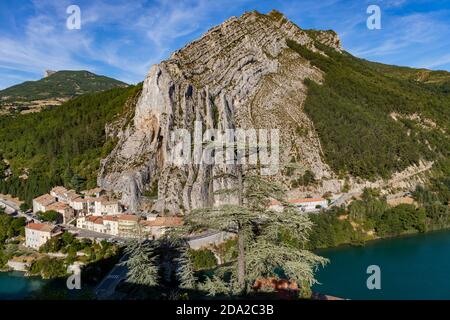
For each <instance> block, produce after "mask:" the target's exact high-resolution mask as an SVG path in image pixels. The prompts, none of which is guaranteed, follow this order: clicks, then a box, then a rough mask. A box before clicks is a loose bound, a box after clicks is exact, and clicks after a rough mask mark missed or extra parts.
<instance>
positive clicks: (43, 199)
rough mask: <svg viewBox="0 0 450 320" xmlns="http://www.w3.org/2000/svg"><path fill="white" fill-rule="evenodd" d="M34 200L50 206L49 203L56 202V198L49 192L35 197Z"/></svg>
mask: <svg viewBox="0 0 450 320" xmlns="http://www.w3.org/2000/svg"><path fill="white" fill-rule="evenodd" d="M34 201H36V202H37V203H39V204H41V205H43V206H48V205H49V204H52V203H54V202H56V199H55V198H54V197H52V196H51V195H49V194H48V193H47V194H44V195H42V196H40V197H37V198H35V199H34Z"/></svg>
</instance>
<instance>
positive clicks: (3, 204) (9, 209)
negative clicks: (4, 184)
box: [0, 198, 39, 222]
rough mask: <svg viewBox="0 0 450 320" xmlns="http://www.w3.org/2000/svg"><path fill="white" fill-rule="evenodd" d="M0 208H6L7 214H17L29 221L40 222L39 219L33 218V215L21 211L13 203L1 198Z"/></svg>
mask: <svg viewBox="0 0 450 320" xmlns="http://www.w3.org/2000/svg"><path fill="white" fill-rule="evenodd" d="M0 207H2V208H5V212H6V213H7V214H14V213H17V215H18V216H19V217H24V218H25V219H27V221H31V220H35V221H37V222H39V220H38V219H36V218H35V217H33V216H32V214H27V213H25V212H22V211H20V208H19V207H18V206H17V205H16V204H15V203H13V202H11V201H8V200H5V199H3V198H0Z"/></svg>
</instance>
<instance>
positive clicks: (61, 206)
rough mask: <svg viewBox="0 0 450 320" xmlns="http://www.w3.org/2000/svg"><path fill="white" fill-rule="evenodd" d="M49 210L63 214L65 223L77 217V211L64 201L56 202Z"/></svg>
mask: <svg viewBox="0 0 450 320" xmlns="http://www.w3.org/2000/svg"><path fill="white" fill-rule="evenodd" d="M47 211H55V212H58V213H60V214H61V216H62V221H60V222H62V223H63V224H66V223H68V222H69V221H70V220H72V219H73V218H75V211H74V210H73V208H71V207H70V206H69V205H68V204H65V203H63V202H55V203H52V204H51V205H49V206H48V207H47Z"/></svg>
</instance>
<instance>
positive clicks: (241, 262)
mask: <svg viewBox="0 0 450 320" xmlns="http://www.w3.org/2000/svg"><path fill="white" fill-rule="evenodd" d="M238 284H239V288H240V289H241V292H242V293H244V292H245V290H246V289H247V288H246V283H245V239H244V235H243V232H242V231H241V230H240V231H239V233H238Z"/></svg>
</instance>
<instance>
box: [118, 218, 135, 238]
mask: <svg viewBox="0 0 450 320" xmlns="http://www.w3.org/2000/svg"><path fill="white" fill-rule="evenodd" d="M139 220H140V218H139V216H135V215H132V214H123V215H119V216H117V221H118V228H119V236H120V237H125V238H133V237H137V236H139Z"/></svg>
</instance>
